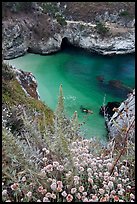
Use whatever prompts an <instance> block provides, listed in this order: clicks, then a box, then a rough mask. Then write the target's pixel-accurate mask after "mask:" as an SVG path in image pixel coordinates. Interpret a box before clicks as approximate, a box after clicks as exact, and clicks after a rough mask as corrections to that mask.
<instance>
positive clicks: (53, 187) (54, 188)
mask: <svg viewBox="0 0 137 204" xmlns="http://www.w3.org/2000/svg"><path fill="white" fill-rule="evenodd" d="M50 188H51V189H52V190H53V191H55V190H56V189H57V184H56V183H52V184H51V185H50Z"/></svg>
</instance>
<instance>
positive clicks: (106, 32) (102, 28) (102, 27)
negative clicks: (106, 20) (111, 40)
mask: <svg viewBox="0 0 137 204" xmlns="http://www.w3.org/2000/svg"><path fill="white" fill-rule="evenodd" d="M96 29H97V32H98V33H99V34H100V35H102V36H108V35H109V34H110V33H109V28H107V27H106V26H105V25H104V24H103V23H101V22H98V23H97V24H96Z"/></svg>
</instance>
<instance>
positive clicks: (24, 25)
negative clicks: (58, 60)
mask: <svg viewBox="0 0 137 204" xmlns="http://www.w3.org/2000/svg"><path fill="white" fill-rule="evenodd" d="M39 8H41V7H40V6H39ZM65 8H66V7H65ZM66 10H67V8H66ZM63 12H65V11H63ZM120 13H121V10H119V11H117V12H116V13H115V12H111V13H109V12H108V11H104V13H101V14H100V13H97V15H95V16H94V17H93V18H91V19H89V22H85V21H84V19H83V20H79V21H76V20H75V19H74V20H73V18H72V19H71V20H68V19H66V21H65V24H64V25H62V26H61V25H60V24H59V22H58V21H57V19H56V17H54V18H53V17H52V16H50V15H48V13H44V12H43V9H42V8H41V9H39V11H37V10H35V9H34V10H33V11H32V12H31V14H30V13H27V14H25V15H24V14H23V13H22V14H20V15H18V14H16V13H15V14H14V13H12V15H11V17H10V18H9V17H8V18H4V19H3V22H2V31H3V32H2V41H3V43H2V45H3V57H4V58H5V59H11V58H15V57H18V56H21V55H23V54H25V53H26V52H27V51H30V52H33V53H39V54H50V53H53V52H56V51H59V50H60V49H61V43H62V40H63V39H64V38H67V40H68V41H69V42H70V43H71V44H73V45H75V46H77V47H81V48H84V49H87V50H89V51H91V52H97V53H100V54H103V55H112V54H125V53H133V52H134V51H135V28H134V23H135V19H134V16H133V17H132V18H130V19H129V20H128V21H127V20H126V21H125V19H124V20H122V18H120ZM66 18H67V17H66ZM98 22H99V23H98Z"/></svg>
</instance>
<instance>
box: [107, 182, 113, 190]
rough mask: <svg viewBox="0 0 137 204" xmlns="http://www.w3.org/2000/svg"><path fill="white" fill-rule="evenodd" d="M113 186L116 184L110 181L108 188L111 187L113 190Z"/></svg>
mask: <svg viewBox="0 0 137 204" xmlns="http://www.w3.org/2000/svg"><path fill="white" fill-rule="evenodd" d="M113 186H114V183H113V182H112V181H109V182H108V187H109V188H110V189H112V188H113Z"/></svg>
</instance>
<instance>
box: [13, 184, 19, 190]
mask: <svg viewBox="0 0 137 204" xmlns="http://www.w3.org/2000/svg"><path fill="white" fill-rule="evenodd" d="M18 187H19V184H18V183H14V184H13V185H11V189H12V190H17V189H18Z"/></svg>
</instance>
